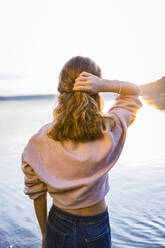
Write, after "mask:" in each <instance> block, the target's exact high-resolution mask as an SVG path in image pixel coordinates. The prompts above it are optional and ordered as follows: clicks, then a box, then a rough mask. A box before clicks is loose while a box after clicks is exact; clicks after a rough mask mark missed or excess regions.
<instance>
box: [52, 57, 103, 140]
mask: <svg viewBox="0 0 165 248" xmlns="http://www.w3.org/2000/svg"><path fill="white" fill-rule="evenodd" d="M83 71H86V72H89V73H92V74H93V75H96V76H98V77H101V69H100V67H99V66H97V65H96V63H95V62H94V61H93V60H91V59H90V58H88V57H82V56H76V57H73V58H71V59H70V60H69V61H67V63H66V64H65V65H64V66H63V68H62V70H61V72H60V75H59V85H58V91H59V92H60V95H59V97H58V105H57V107H56V108H55V109H54V119H55V120H54V126H53V128H52V130H51V131H50V132H49V134H48V135H49V137H51V138H53V139H54V140H58V141H63V140H67V139H71V140H74V141H80V142H83V141H92V140H96V139H98V138H101V137H103V133H102V131H101V127H102V125H104V117H103V115H102V112H101V98H100V95H99V94H95V95H90V94H89V93H87V92H82V91H72V88H73V86H74V83H75V79H76V78H77V77H78V76H79V74H80V73H81V72H83Z"/></svg>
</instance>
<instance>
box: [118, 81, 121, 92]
mask: <svg viewBox="0 0 165 248" xmlns="http://www.w3.org/2000/svg"><path fill="white" fill-rule="evenodd" d="M118 82H119V85H120V86H119V91H118V94H121V82H120V81H118Z"/></svg>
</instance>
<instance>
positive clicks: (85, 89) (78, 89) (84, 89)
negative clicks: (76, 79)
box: [73, 85, 90, 92]
mask: <svg viewBox="0 0 165 248" xmlns="http://www.w3.org/2000/svg"><path fill="white" fill-rule="evenodd" d="M73 91H87V92H89V91H90V88H89V87H88V86H82V85H81V86H77V87H74V88H73Z"/></svg>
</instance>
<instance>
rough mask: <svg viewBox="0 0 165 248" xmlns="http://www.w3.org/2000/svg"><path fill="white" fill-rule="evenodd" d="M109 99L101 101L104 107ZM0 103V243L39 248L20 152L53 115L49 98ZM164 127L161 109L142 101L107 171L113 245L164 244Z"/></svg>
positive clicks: (157, 247)
mask: <svg viewBox="0 0 165 248" xmlns="http://www.w3.org/2000/svg"><path fill="white" fill-rule="evenodd" d="M112 103H113V102H112V101H111V102H108V101H106V102H105V111H106V109H107V108H108V106H110V105H112ZM0 109H1V111H0V137H1V142H0V151H1V152H0V153H1V156H0V199H1V205H0V248H6V247H8V246H9V245H13V248H23V247H24V248H39V247H41V235H40V229H39V226H38V223H37V219H36V217H35V213H34V209H33V202H32V200H30V199H29V198H28V197H27V196H25V195H24V193H23V187H24V178H23V173H22V171H21V166H20V165H21V153H22V151H23V148H24V146H25V145H26V143H27V141H28V139H29V138H30V137H31V136H32V135H33V134H34V133H35V132H36V131H38V129H39V128H40V127H41V126H42V125H44V124H46V123H47V122H50V121H52V110H53V100H36V101H35V100H33V101H2V102H0ZM164 130H165V113H164V112H160V111H159V110H156V109H154V108H153V107H150V106H149V105H147V104H146V103H145V102H143V108H142V109H141V110H140V111H139V112H138V115H137V119H136V121H135V122H134V123H133V124H132V126H130V127H129V129H128V133H127V140H126V143H125V146H124V149H123V151H122V154H121V156H120V158H119V160H118V161H117V163H116V165H115V166H114V167H113V169H112V170H111V171H110V172H109V182H110V192H109V193H108V194H107V196H106V201H107V205H108V209H109V215H110V223H111V230H112V241H113V248H129V247H131V248H138V247H141V248H163V247H164V248H165V192H164V191H165V131H164ZM50 206H51V198H50V197H49V198H48V209H49V208H50Z"/></svg>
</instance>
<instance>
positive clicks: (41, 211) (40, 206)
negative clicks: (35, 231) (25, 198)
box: [34, 195, 47, 234]
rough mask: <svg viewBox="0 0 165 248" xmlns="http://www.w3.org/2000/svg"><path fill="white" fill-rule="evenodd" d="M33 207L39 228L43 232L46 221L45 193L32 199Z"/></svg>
mask: <svg viewBox="0 0 165 248" xmlns="http://www.w3.org/2000/svg"><path fill="white" fill-rule="evenodd" d="M34 209H35V213H36V217H37V220H38V223H39V226H40V229H41V233H42V234H44V233H45V231H46V223H47V195H46V196H43V197H42V198H39V199H36V200H34Z"/></svg>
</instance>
